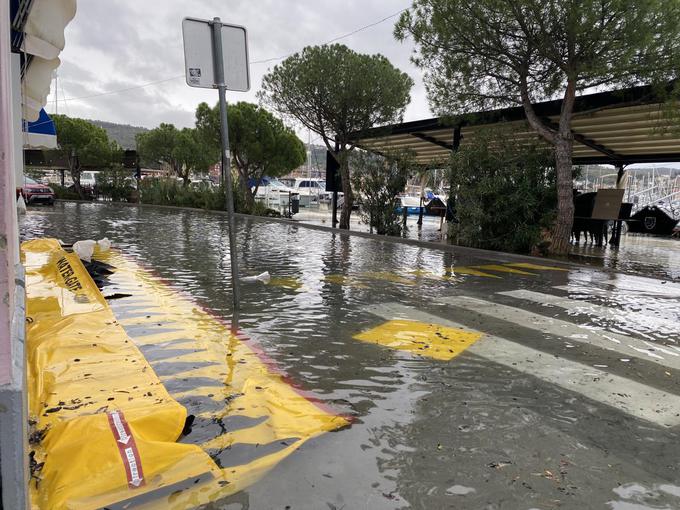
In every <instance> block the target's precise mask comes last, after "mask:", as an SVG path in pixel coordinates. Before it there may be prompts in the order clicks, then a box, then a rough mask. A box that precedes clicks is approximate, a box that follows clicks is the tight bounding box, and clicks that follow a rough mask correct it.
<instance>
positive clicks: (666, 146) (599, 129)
mask: <svg viewBox="0 0 680 510" xmlns="http://www.w3.org/2000/svg"><path fill="white" fill-rule="evenodd" d="M561 107H562V101H561V100H556V101H546V102H543V103H539V104H537V105H535V110H536V113H537V114H538V115H539V116H540V117H541V118H542V119H543V120H544V122H548V123H552V124H557V122H558V121H559V112H560V109H561ZM670 111H671V108H670V105H669V104H668V103H667V101H666V99H665V95H664V94H663V93H659V92H658V89H657V88H654V87H651V86H640V87H633V88H629V89H624V90H618V91H612V92H602V93H597V94H589V95H583V96H580V97H578V98H577V100H576V104H575V107H574V112H575V114H574V118H573V123H572V131H573V135H574V152H573V156H574V164H604V163H608V164H614V165H616V164H624V165H626V164H631V163H651V162H663V163H665V162H678V161H680V122H679V121H678V119H677V116H674V115H672V114H670ZM494 126H505V127H507V128H510V129H509V131H510V132H511V133H512V135H511V136H512V138H513V139H514V140H516V141H517V143H522V142H526V141H528V140H535V139H536V138H537V137H538V135H537V134H536V132H535V131H534V130H533V129H532V128H531V127H530V126H529V125H528V123H527V121H526V117H525V114H524V109H523V108H522V107H515V108H504V109H499V110H491V111H486V112H476V113H471V114H465V115H458V116H451V117H437V118H432V119H426V120H420V121H414V122H404V123H402V124H394V125H391V126H385V127H378V128H374V129H371V130H369V131H367V132H364V133H361V134H357V135H356V136H355V138H354V140H355V141H356V143H357V145H358V146H359V147H361V148H364V149H366V150H369V151H373V152H388V151H391V150H392V151H393V150H403V149H406V150H411V151H413V152H414V153H415V155H416V159H417V161H418V162H419V163H422V164H424V165H439V164H443V163H445V162H446V160H447V159H448V157H449V155H450V154H451V151H453V150H454V147H459V146H464V144H466V143H470V142H471V141H472V140H474V138H475V136H476V134H477V133H478V132H479V130H482V129H488V128H489V127H494Z"/></svg>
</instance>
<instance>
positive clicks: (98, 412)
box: [22, 240, 221, 509]
mask: <svg viewBox="0 0 680 510" xmlns="http://www.w3.org/2000/svg"><path fill="white" fill-rule="evenodd" d="M22 257H23V262H24V265H25V267H26V293H27V301H26V307H27V310H26V314H27V365H28V387H29V413H30V416H31V420H32V423H34V426H33V428H34V431H33V434H32V435H31V439H32V441H31V442H32V448H34V449H33V462H32V464H33V466H32V467H33V470H32V471H33V478H32V482H31V486H30V490H31V499H32V504H33V506H34V507H36V508H44V509H46V508H50V509H51V508H59V509H61V508H74V509H75V508H77V509H88V508H100V507H103V506H107V505H109V504H111V503H115V502H118V501H123V500H126V499H129V498H130V497H133V496H140V495H143V494H147V493H150V492H154V491H158V490H160V489H162V488H164V487H170V486H173V485H175V484H177V483H181V482H182V481H186V480H187V479H189V478H194V477H197V476H205V475H208V476H209V477H210V478H212V477H216V476H217V477H221V473H220V472H219V470H218V469H216V466H215V465H214V463H213V462H212V460H211V459H210V457H209V456H208V455H206V454H205V452H203V451H202V450H201V449H200V448H197V447H196V446H193V445H184V444H177V443H175V441H176V440H177V438H178V437H179V436H180V434H181V432H182V429H183V427H184V424H185V419H186V410H185V409H184V407H183V406H181V405H180V404H178V403H177V402H176V401H175V400H174V399H172V397H170V395H169V394H168V393H167V391H166V390H165V388H164V387H163V385H162V384H161V382H160V380H159V379H158V378H157V377H156V375H155V373H154V371H153V369H151V367H150V366H149V364H148V363H147V362H146V360H145V359H144V356H142V354H141V353H140V352H139V350H138V349H137V347H135V346H134V344H133V343H132V342H131V341H130V340H129V339H128V337H127V335H126V334H125V331H124V330H123V328H122V327H120V325H118V324H116V322H115V319H114V317H113V314H112V313H111V310H110V309H109V308H108V306H107V304H106V301H105V300H104V298H103V297H102V295H101V293H100V292H99V290H98V289H97V287H96V286H95V285H94V282H93V281H92V279H91V278H90V276H89V275H88V273H87V271H86V270H85V268H84V267H83V265H82V263H81V262H80V259H78V257H77V256H76V255H74V254H69V253H66V252H65V251H64V250H62V249H61V247H60V246H59V243H58V242H57V241H55V240H37V241H29V242H26V243H24V244H23V245H22Z"/></svg>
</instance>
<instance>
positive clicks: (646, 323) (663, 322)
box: [498, 289, 680, 341]
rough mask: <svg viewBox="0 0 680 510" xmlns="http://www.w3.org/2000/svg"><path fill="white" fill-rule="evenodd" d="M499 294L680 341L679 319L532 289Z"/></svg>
mask: <svg viewBox="0 0 680 510" xmlns="http://www.w3.org/2000/svg"><path fill="white" fill-rule="evenodd" d="M498 294H500V295H502V296H510V297H514V298H518V299H525V300H527V301H533V302H535V303H540V304H543V305H553V306H557V307H559V308H563V309H565V310H568V311H570V312H575V313H582V314H586V315H592V316H596V317H598V318H600V319H604V320H612V321H616V322H618V323H628V324H631V323H634V324H635V325H636V326H642V327H643V328H646V329H648V330H652V331H658V332H661V333H665V334H670V335H673V337H674V339H676V340H678V341H680V322H677V321H672V320H668V319H664V318H661V317H653V316H651V315H647V314H645V313H641V312H630V311H626V310H619V309H616V308H613V307H609V306H603V305H598V304H595V303H589V302H587V301H582V300H576V299H569V298H566V297H560V296H553V295H551V294H544V293H542V292H534V291H532V290H525V289H520V290H511V291H506V292H499V293H498Z"/></svg>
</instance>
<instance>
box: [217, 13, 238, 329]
mask: <svg viewBox="0 0 680 510" xmlns="http://www.w3.org/2000/svg"><path fill="white" fill-rule="evenodd" d="M211 25H212V43H213V62H214V66H215V69H214V72H215V86H216V87H217V90H218V92H219V96H220V134H221V137H222V173H223V174H224V192H225V195H226V196H225V198H226V205H227V222H228V224H229V259H230V260H231V287H232V294H233V298H234V316H235V317H236V314H237V311H238V309H239V307H240V301H241V296H240V292H239V287H238V279H239V278H238V257H237V253H236V231H235V230H236V228H235V226H234V197H233V189H232V183H231V164H230V160H229V125H228V123H227V85H226V84H225V82H224V60H223V57H222V21H221V20H220V18H213V21H212V23H211Z"/></svg>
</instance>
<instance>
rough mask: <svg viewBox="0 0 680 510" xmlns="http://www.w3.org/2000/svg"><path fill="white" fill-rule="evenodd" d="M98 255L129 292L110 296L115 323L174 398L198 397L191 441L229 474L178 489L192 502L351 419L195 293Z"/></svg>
mask: <svg viewBox="0 0 680 510" xmlns="http://www.w3.org/2000/svg"><path fill="white" fill-rule="evenodd" d="M98 258H99V260H103V261H105V262H107V263H109V264H111V265H113V266H114V267H115V268H116V270H115V272H114V273H113V274H112V275H111V276H110V277H109V282H110V283H111V284H112V285H111V286H110V287H107V291H106V292H107V293H115V292H117V293H120V294H129V295H130V296H129V297H128V298H123V299H118V300H114V301H112V302H111V305H110V306H111V307H112V309H113V311H114V313H115V314H116V315H117V317H118V318H119V319H118V320H119V323H121V324H122V325H123V327H125V328H126V330H127V332H128V335H129V336H130V337H131V338H132V339H133V340H134V341H135V343H136V344H137V345H138V346H140V348H141V349H142V350H143V351H144V352H145V353H146V356H147V360H149V362H150V363H151V364H152V366H154V367H158V368H157V370H160V369H161V368H162V373H161V372H160V371H159V374H160V378H161V380H162V382H163V383H164V384H165V385H166V386H168V387H169V388H172V389H171V390H170V392H171V394H172V395H173V397H175V398H176V399H177V400H179V401H181V402H186V403H187V405H192V404H193V403H194V402H198V403H199V404H197V405H196V406H195V408H192V412H194V413H195V414H196V422H195V423H194V426H193V428H194V431H193V432H192V434H190V435H189V436H188V437H187V440H190V441H196V442H197V444H198V445H199V446H200V447H201V448H202V449H203V450H205V451H206V452H208V453H209V454H210V455H211V456H212V457H213V458H214V459H215V460H216V461H217V462H218V463H219V464H220V466H222V473H223V475H224V478H225V479H226V480H227V481H228V484H227V485H225V484H224V483H221V482H220V481H219V480H216V481H214V482H211V483H208V484H205V485H204V491H203V492H198V491H189V494H190V495H191V497H189V496H187V495H186V494H184V495H182V496H183V497H185V498H186V499H187V500H188V501H191V502H192V503H193V504H196V503H201V504H205V503H208V502H210V501H215V500H216V499H219V498H223V497H226V496H228V495H230V494H233V493H235V492H238V491H240V490H242V489H244V488H246V487H247V486H248V485H250V484H252V483H253V482H255V481H257V480H258V479H259V478H261V477H262V476H263V475H264V474H266V473H267V471H269V470H270V469H271V468H273V467H274V466H275V465H276V464H277V463H279V462H281V461H282V460H283V459H285V458H286V457H288V456H289V455H290V454H292V453H293V452H295V450H297V449H298V448H299V447H300V446H301V445H302V444H303V443H304V442H305V441H307V440H308V439H310V438H313V437H317V436H319V435H321V434H323V433H325V432H329V431H333V430H337V429H340V428H343V427H346V426H347V425H349V423H350V420H349V419H348V418H346V417H343V416H338V415H337V414H335V413H333V412H331V411H330V410H328V409H326V408H325V407H324V406H323V405H322V404H319V403H315V402H312V400H311V399H310V398H309V397H308V396H306V395H305V393H304V392H303V391H301V390H299V389H297V388H296V387H294V385H292V383H291V382H290V381H289V380H288V378H287V377H286V375H285V374H283V373H281V372H280V371H279V370H278V369H277V367H276V365H275V363H274V362H273V361H272V360H270V359H269V358H268V357H267V355H266V354H265V353H264V352H263V350H262V349H261V348H260V347H259V346H258V345H257V344H256V343H255V342H253V341H252V340H250V339H248V338H247V336H246V335H245V334H244V333H242V332H239V333H237V334H236V335H234V334H232V333H231V330H230V325H229V324H226V323H224V322H223V321H222V320H220V318H219V317H216V316H215V315H213V314H212V313H210V312H209V311H208V310H207V309H205V308H204V307H203V306H201V305H199V304H197V303H196V302H195V301H194V300H193V299H192V298H191V296H188V295H186V294H184V293H182V292H181V291H179V290H177V289H175V288H174V287H173V286H172V285H171V284H170V283H169V282H165V281H163V280H162V279H160V278H159V277H157V276H155V275H154V274H153V273H152V272H151V271H150V270H147V269H145V268H144V267H142V266H141V265H140V264H139V263H137V262H136V261H135V260H133V259H131V258H129V257H125V256H123V255H121V254H120V253H118V252H115V251H112V252H108V253H106V254H103V255H101V256H99V257H98ZM215 424H220V426H219V427H218V426H216V425H215ZM225 424H226V425H225ZM213 429H218V430H217V431H216V432H213ZM194 438H195V439H194ZM177 508H183V507H181V506H177Z"/></svg>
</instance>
